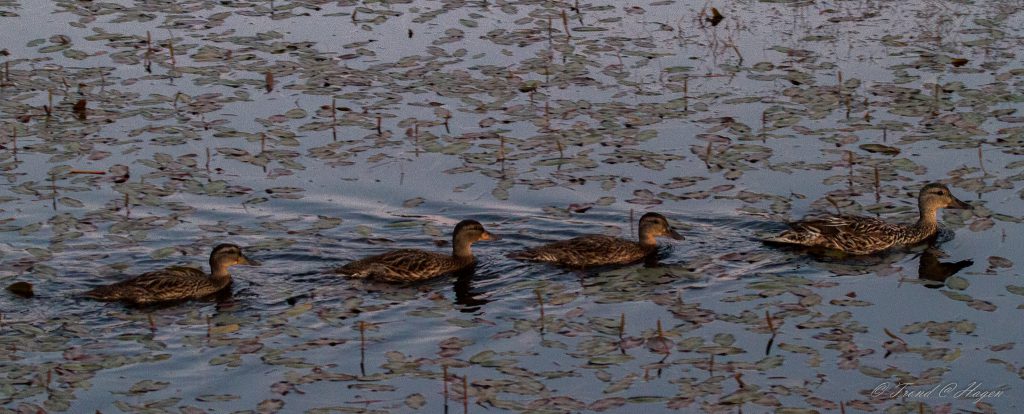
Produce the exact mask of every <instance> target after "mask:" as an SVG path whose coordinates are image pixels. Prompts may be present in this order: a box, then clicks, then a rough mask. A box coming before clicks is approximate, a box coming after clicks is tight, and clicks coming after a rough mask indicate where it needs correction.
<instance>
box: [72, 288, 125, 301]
mask: <svg viewBox="0 0 1024 414" xmlns="http://www.w3.org/2000/svg"><path fill="white" fill-rule="evenodd" d="M122 293H123V291H122V290H121V289H116V288H115V285H107V286H100V287H98V288H95V289H92V290H89V291H87V292H85V293H83V294H82V296H84V297H87V298H89V299H95V300H103V301H116V300H121V299H122V296H123V295H122Z"/></svg>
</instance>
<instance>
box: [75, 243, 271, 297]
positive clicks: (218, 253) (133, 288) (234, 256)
mask: <svg viewBox="0 0 1024 414" xmlns="http://www.w3.org/2000/svg"><path fill="white" fill-rule="evenodd" d="M256 264H257V263H256V262H254V261H252V260H250V259H249V258H248V257H245V255H244V254H242V249H241V248H239V247H238V246H236V245H233V244H221V245H218V246H217V247H214V248H213V252H211V253H210V270H211V274H210V275H209V276H207V275H206V273H204V272H203V271H202V270H200V269H196V268H194V267H187V266H172V267H168V268H166V269H163V270H157V271H153V272H149V273H143V274H141V275H139V276H137V277H134V278H132V279H128V280H125V281H122V282H117V283H114V284H112V285H107V286H100V287H98V288H95V289H93V290H90V291H88V292H85V296H86V297H89V298H92V299H96V300H103V301H122V302H128V303H132V304H136V305H147V304H153V303H159V302H170V301H177V300H186V299H198V298H202V297H205V296H209V295H212V294H214V293H217V292H219V291H221V290H222V289H224V288H226V287H227V286H228V285H230V284H231V274H229V273H228V268H229V267H231V266H234V265H256Z"/></svg>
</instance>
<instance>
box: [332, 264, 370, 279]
mask: <svg viewBox="0 0 1024 414" xmlns="http://www.w3.org/2000/svg"><path fill="white" fill-rule="evenodd" d="M331 273H336V274H339V275H342V276H345V277H349V278H353V279H365V278H366V277H368V276H369V275H370V271H369V269H367V268H366V267H364V266H355V265H354V263H349V264H347V265H344V266H342V267H336V268H334V269H331Z"/></svg>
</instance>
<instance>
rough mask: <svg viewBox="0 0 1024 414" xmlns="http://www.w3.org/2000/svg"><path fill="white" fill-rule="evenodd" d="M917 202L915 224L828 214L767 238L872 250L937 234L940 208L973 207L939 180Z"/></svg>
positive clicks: (860, 252)
mask: <svg viewBox="0 0 1024 414" xmlns="http://www.w3.org/2000/svg"><path fill="white" fill-rule="evenodd" d="M917 203H918V209H919V211H920V218H918V220H917V223H914V224H912V225H905V224H889V223H886V222H885V221H882V220H879V219H876V218H872V217H862V216H829V217H824V218H820V219H815V220H807V221H798V222H794V223H789V226H790V227H792V228H791V229H790V230H786V231H784V232H782V234H779V235H778V236H776V237H772V238H768V239H765V240H764V242H766V243H773V244H788V245H800V246H808V247H816V248H825V249H830V250H837V251H840V252H844V253H847V254H852V255H864V254H871V253H877V252H880V251H883V250H886V249H889V248H891V247H898V246H910V245H914V244H918V243H921V242H923V241H926V240H929V239H931V238H933V237H935V235H936V234H937V233H938V231H939V224H938V221H937V219H936V214H937V213H938V211H939V209H940V208H955V209H970V208H971V205H970V204H967V203H965V202H963V201H960V200H959V199H957V198H956V197H954V196H953V194H952V193H950V191H949V188H948V187H946V186H945V185H944V184H939V183H931V184H928V185H925V186H924V187H922V188H921V192H920V194H919V195H918V197H917Z"/></svg>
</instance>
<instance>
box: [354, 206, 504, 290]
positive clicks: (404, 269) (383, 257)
mask: <svg viewBox="0 0 1024 414" xmlns="http://www.w3.org/2000/svg"><path fill="white" fill-rule="evenodd" d="M480 240H501V238H500V237H498V236H495V235H494V234H492V233H490V232H488V231H487V230H484V226H483V225H482V224H480V222H478V221H476V220H462V221H461V222H459V224H457V225H455V231H454V233H453V234H452V254H451V256H449V255H447V254H442V253H435V252H428V251H423V250H417V249H400V250H392V251H390V252H387V253H384V254H378V255H375V256H370V257H366V258H362V259H359V260H356V261H354V262H351V263H349V264H347V265H344V266H342V267H339V268H337V269H334V273H340V274H342V275H345V276H348V277H352V278H360V279H373V280H377V281H381V282H391V283H405V282H417V281H421V280H427V279H432V278H435V277H438V276H441V275H445V274H448V273H453V272H457V271H460V270H464V269H467V268H470V267H472V266H474V265H475V264H476V259H475V258H474V257H473V251H472V250H471V249H470V246H471V245H472V244H473V243H475V242H477V241H480Z"/></svg>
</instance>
